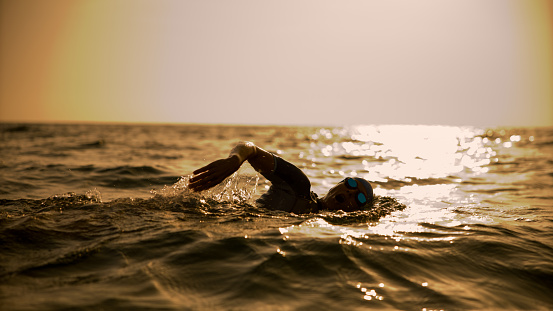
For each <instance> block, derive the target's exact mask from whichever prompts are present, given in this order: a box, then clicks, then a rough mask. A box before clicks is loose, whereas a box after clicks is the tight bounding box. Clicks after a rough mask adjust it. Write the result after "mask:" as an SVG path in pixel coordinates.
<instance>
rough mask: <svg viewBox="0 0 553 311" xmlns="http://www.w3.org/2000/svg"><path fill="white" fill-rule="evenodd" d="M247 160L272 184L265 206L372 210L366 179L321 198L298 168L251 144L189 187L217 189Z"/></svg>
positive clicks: (203, 171)
mask: <svg viewBox="0 0 553 311" xmlns="http://www.w3.org/2000/svg"><path fill="white" fill-rule="evenodd" d="M245 161H248V162H249V163H250V164H251V166H252V167H253V168H254V169H255V170H256V171H258V172H259V173H260V174H261V175H263V176H264V177H265V178H267V179H268V180H269V181H270V182H271V187H270V188H269V190H268V191H267V193H265V194H263V195H262V196H261V197H260V198H259V199H258V200H257V203H258V204H259V205H260V206H262V207H265V208H268V209H273V210H282V211H286V212H290V213H295V214H305V213H316V212H318V211H320V210H330V211H337V210H342V211H345V212H352V211H356V210H362V209H366V208H370V207H372V204H373V199H374V195H373V189H372V186H371V184H370V183H369V182H368V181H366V180H365V179H363V178H358V177H355V178H353V177H348V178H346V179H344V180H342V181H341V182H339V183H338V184H337V185H335V186H334V187H332V188H331V189H330V190H329V191H328V193H327V194H326V195H325V196H323V197H321V198H319V197H318V196H317V195H316V194H315V193H313V192H312V191H311V182H310V181H309V179H308V178H307V176H306V175H305V174H304V173H303V172H302V171H301V170H300V169H299V168H298V167H297V166H295V165H293V164H292V163H290V162H288V161H286V160H284V159H282V158H281V157H279V156H277V155H274V154H272V153H270V152H268V151H266V150H264V149H262V148H260V147H258V146H256V145H255V144H253V143H251V142H241V143H238V144H237V145H236V146H235V147H234V148H233V149H232V150H231V152H230V154H229V156H228V158H225V159H219V160H216V161H214V162H212V163H210V164H208V165H206V166H204V167H202V168H200V169H197V170H195V171H194V172H193V176H192V177H191V178H190V184H189V187H190V189H192V190H193V191H198V192H199V191H203V190H207V189H209V188H211V187H214V186H215V185H217V184H219V183H221V182H222V181H223V180H225V178H227V177H229V176H230V175H232V174H233V173H234V172H236V171H237V170H238V169H239V168H240V166H242V163H244V162H245Z"/></svg>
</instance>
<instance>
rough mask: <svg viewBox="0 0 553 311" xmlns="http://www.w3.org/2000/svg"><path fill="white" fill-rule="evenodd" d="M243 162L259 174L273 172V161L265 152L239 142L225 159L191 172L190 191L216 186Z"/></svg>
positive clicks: (254, 146)
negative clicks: (247, 163)
mask: <svg viewBox="0 0 553 311" xmlns="http://www.w3.org/2000/svg"><path fill="white" fill-rule="evenodd" d="M244 161H248V162H249V163H250V164H251V166H252V167H253V168H254V169H255V170H256V171H258V172H260V173H268V172H270V171H272V170H273V167H274V159H273V155H272V154H271V153H270V152H267V151H265V150H263V149H261V148H259V147H257V146H256V145H255V144H253V143H251V142H240V143H238V144H237V145H236V146H235V147H234V148H233V149H232V150H231V151H230V154H229V156H228V158H226V159H219V160H216V161H213V162H211V163H210V164H208V165H206V166H204V167H202V168H199V169H197V170H195V171H194V172H193V174H194V176H192V178H190V184H189V187H190V189H192V190H194V191H202V190H206V189H209V188H211V187H214V186H216V185H217V184H219V183H220V182H222V181H223V180H225V178H227V177H229V176H230V175H232V174H233V173H234V172H236V171H237V170H238V169H239V168H240V166H241V165H242V163H244Z"/></svg>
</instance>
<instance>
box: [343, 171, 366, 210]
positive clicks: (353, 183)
mask: <svg viewBox="0 0 553 311" xmlns="http://www.w3.org/2000/svg"><path fill="white" fill-rule="evenodd" d="M343 181H344V184H345V185H346V187H348V188H349V189H358V188H357V187H358V186H359V184H358V183H357V180H355V179H353V178H350V177H348V178H346V179H344V180H343ZM355 201H357V205H358V206H359V207H362V206H364V205H365V204H367V197H366V196H365V194H363V192H361V191H359V193H358V194H357V195H356V196H355Z"/></svg>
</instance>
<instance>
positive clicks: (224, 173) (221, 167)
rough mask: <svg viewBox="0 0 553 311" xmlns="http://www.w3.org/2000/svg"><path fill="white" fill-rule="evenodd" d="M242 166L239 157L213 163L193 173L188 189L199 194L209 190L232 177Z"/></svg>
mask: <svg viewBox="0 0 553 311" xmlns="http://www.w3.org/2000/svg"><path fill="white" fill-rule="evenodd" d="M241 165H242V163H241V161H240V159H239V158H238V157H237V156H232V157H229V158H226V159H220V160H217V161H214V162H211V163H210V164H208V165H206V166H204V167H202V168H200V169H197V170H195V171H194V172H193V174H194V176H192V178H190V184H189V185H188V187H189V188H190V189H192V191H198V192H199V191H203V190H206V189H209V188H211V187H213V186H216V185H217V184H219V183H220V182H222V181H223V180H225V178H227V177H229V176H230V175H232V174H233V173H234V172H236V171H237V170H238V169H239V168H240V166H241Z"/></svg>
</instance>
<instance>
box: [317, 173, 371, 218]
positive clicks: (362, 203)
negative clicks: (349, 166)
mask: <svg viewBox="0 0 553 311" xmlns="http://www.w3.org/2000/svg"><path fill="white" fill-rule="evenodd" d="M373 198H374V193H373V188H372V186H371V184H370V183H369V182H368V181H366V180H365V179H363V178H359V177H348V178H346V179H344V180H342V181H341V182H339V183H338V184H337V185H336V186H334V187H332V188H331V189H330V190H329V191H328V193H327V194H326V195H325V196H324V197H323V198H321V203H322V204H323V206H324V208H325V209H328V210H343V211H345V212H352V211H357V210H362V209H365V208H369V207H372V204H373Z"/></svg>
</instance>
